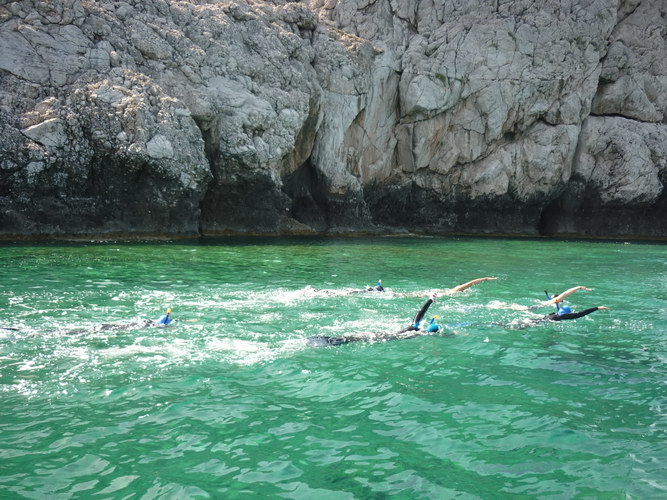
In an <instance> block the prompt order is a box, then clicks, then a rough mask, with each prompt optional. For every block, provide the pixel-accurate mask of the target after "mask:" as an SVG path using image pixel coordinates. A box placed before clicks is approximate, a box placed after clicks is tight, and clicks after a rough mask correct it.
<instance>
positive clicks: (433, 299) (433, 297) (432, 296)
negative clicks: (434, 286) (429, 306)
mask: <svg viewBox="0 0 667 500" xmlns="http://www.w3.org/2000/svg"><path fill="white" fill-rule="evenodd" d="M437 297H438V296H437V295H436V294H435V293H432V294H431V296H430V297H429V299H431V300H432V301H433V302H435V299H436V298H437Z"/></svg>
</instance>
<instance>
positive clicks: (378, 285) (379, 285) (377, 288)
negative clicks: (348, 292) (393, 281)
mask: <svg viewBox="0 0 667 500" xmlns="http://www.w3.org/2000/svg"><path fill="white" fill-rule="evenodd" d="M364 292H384V287H383V286H382V280H378V282H377V283H376V284H375V286H367V287H366V288H364V289H363V290H355V291H354V292H352V293H364Z"/></svg>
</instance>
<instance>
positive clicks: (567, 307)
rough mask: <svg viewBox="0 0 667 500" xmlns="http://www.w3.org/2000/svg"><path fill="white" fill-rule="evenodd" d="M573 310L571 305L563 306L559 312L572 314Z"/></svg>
mask: <svg viewBox="0 0 667 500" xmlns="http://www.w3.org/2000/svg"><path fill="white" fill-rule="evenodd" d="M571 312H572V308H571V307H570V306H563V307H561V308H560V309H559V310H558V314H570V313H571Z"/></svg>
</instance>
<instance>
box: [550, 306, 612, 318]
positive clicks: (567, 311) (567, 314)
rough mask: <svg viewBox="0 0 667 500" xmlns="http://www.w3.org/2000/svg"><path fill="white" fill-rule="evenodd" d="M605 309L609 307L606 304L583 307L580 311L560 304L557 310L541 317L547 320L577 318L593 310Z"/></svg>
mask: <svg viewBox="0 0 667 500" xmlns="http://www.w3.org/2000/svg"><path fill="white" fill-rule="evenodd" d="M605 310H609V308H608V307H606V306H598V307H591V308H589V309H584V310H583V311H581V312H574V311H573V310H572V308H571V307H570V306H561V307H559V308H558V312H555V313H551V314H547V315H546V316H545V317H544V318H543V319H546V320H549V321H563V320H566V319H577V318H582V317H584V316H588V315H589V314H591V313H593V312H595V311H605Z"/></svg>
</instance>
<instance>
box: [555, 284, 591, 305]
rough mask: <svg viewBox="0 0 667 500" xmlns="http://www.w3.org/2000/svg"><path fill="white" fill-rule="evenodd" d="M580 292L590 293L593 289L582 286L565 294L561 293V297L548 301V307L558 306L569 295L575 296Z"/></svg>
mask: <svg viewBox="0 0 667 500" xmlns="http://www.w3.org/2000/svg"><path fill="white" fill-rule="evenodd" d="M578 290H586V291H587V292H590V291H591V290H592V289H591V288H586V287H585V286H581V285H580V286H575V287H572V288H569V289H568V290H565V291H564V292H563V293H561V294H559V295H554V296H553V297H551V299H549V300H548V301H547V305H551V306H553V305H556V304H557V303H558V302H561V301H562V300H563V299H564V298H565V297H567V296H568V295H571V294H573V293H574V292H576V291H578Z"/></svg>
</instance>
